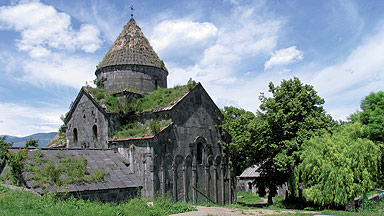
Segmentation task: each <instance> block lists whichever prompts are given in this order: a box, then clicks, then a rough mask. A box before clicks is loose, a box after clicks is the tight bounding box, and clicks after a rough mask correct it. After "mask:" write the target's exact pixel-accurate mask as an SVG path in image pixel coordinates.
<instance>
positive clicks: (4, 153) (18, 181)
mask: <svg viewBox="0 0 384 216" xmlns="http://www.w3.org/2000/svg"><path fill="white" fill-rule="evenodd" d="M4 140H5V137H0V159H1V161H2V162H5V163H7V164H8V167H9V171H10V177H11V179H12V183H13V184H14V185H17V186H22V185H23V183H24V177H23V171H24V167H25V159H26V158H27V156H28V147H29V146H33V147H37V145H38V144H37V141H36V140H32V138H31V139H30V140H28V141H27V142H26V143H25V145H24V148H23V149H20V150H19V151H18V152H16V153H13V152H12V151H10V150H9V149H8V148H9V147H11V146H12V143H7V142H5V141H4Z"/></svg>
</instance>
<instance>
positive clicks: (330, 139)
mask: <svg viewBox="0 0 384 216" xmlns="http://www.w3.org/2000/svg"><path fill="white" fill-rule="evenodd" d="M363 134H364V129H363V127H362V125H361V124H360V123H353V124H347V125H344V126H341V127H338V128H337V129H336V130H335V131H333V133H332V134H331V133H324V134H323V135H321V136H318V137H312V138H311V139H310V140H309V141H307V142H305V143H304V144H303V146H302V153H301V157H300V158H301V160H302V162H301V163H300V164H299V165H298V166H296V168H295V184H296V187H299V184H300V183H303V186H304V195H305V197H306V199H307V200H309V201H313V202H314V203H316V204H319V205H322V206H328V207H332V206H337V205H344V204H345V203H347V202H350V201H353V199H354V198H355V197H357V196H360V195H361V194H362V193H363V192H365V191H369V190H371V189H373V187H374V186H375V179H376V177H377V175H379V170H378V164H379V162H380V160H381V154H378V152H379V151H380V148H379V147H378V146H377V145H375V144H374V143H373V142H372V141H371V140H369V139H366V138H362V137H363V136H364V135H363ZM296 192H297V191H296Z"/></svg>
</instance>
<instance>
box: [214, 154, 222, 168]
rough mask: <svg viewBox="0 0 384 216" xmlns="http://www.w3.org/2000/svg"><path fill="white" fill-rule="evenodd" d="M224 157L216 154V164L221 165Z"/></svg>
mask: <svg viewBox="0 0 384 216" xmlns="http://www.w3.org/2000/svg"><path fill="white" fill-rule="evenodd" d="M221 161H222V158H221V156H220V155H216V157H215V166H219V165H220V164H221Z"/></svg>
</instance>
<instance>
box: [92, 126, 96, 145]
mask: <svg viewBox="0 0 384 216" xmlns="http://www.w3.org/2000/svg"><path fill="white" fill-rule="evenodd" d="M92 132H93V133H92V134H93V141H94V142H97V126H96V125H93V127H92Z"/></svg>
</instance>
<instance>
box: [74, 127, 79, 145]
mask: <svg viewBox="0 0 384 216" xmlns="http://www.w3.org/2000/svg"><path fill="white" fill-rule="evenodd" d="M78 140H79V139H78V137H77V128H74V129H73V143H75V144H76V143H77V141H78Z"/></svg>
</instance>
